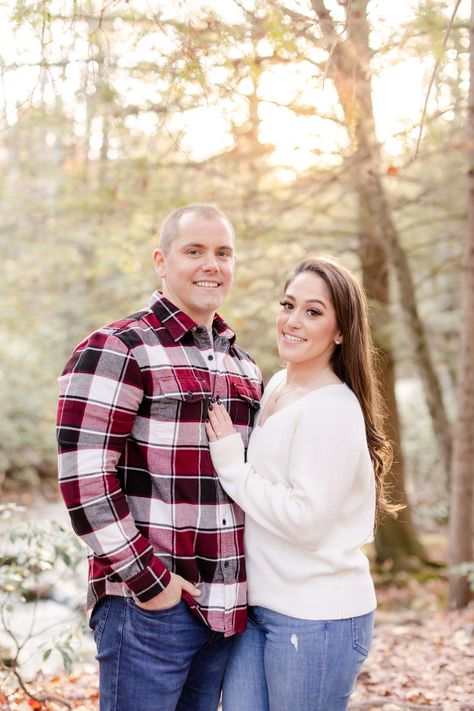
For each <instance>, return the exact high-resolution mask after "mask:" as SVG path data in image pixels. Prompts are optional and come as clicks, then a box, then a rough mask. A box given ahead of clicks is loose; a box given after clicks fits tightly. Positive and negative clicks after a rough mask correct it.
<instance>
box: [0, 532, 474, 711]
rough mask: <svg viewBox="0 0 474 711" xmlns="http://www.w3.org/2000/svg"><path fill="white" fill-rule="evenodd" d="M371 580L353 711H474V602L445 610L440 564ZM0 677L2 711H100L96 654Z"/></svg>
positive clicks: (433, 541) (433, 550)
mask: <svg viewBox="0 0 474 711" xmlns="http://www.w3.org/2000/svg"><path fill="white" fill-rule="evenodd" d="M445 543H446V542H445V539H444V537H442V536H437V537H430V540H427V541H426V544H427V549H428V550H429V551H430V554H431V555H433V556H436V559H437V560H445V554H446V551H445ZM375 583H376V588H377V599H378V609H377V613H376V628H375V635H374V641H373V644H372V647H371V650H370V654H369V657H368V659H367V661H366V662H365V664H364V666H363V667H362V671H361V673H360V675H359V678H358V680H357V685H356V690H355V692H354V694H353V695H352V697H351V702H350V706H349V709H350V711H357V710H358V709H363V710H364V711H379V710H382V711H405V710H408V711H411V710H416V709H420V710H425V711H429V710H432V711H434V710H436V711H438V710H439V711H474V602H473V603H471V604H470V605H469V606H468V607H467V608H466V609H464V610H459V611H453V610H447V609H446V607H447V605H446V603H447V592H448V590H447V582H446V576H445V570H444V569H439V570H438V569H436V568H434V569H431V568H430V569H427V570H424V571H423V572H422V574H420V573H419V574H418V575H410V574H408V573H402V572H400V573H396V574H395V573H393V572H392V571H391V570H390V569H388V568H387V569H385V570H382V571H379V572H378V573H377V574H376V575H375ZM1 678H2V675H1V674H0V711H13V710H14V709H15V710H17V711H24V710H27V711H31V709H37V711H64V709H70V710H71V711H72V710H74V711H98V677H97V666H96V664H95V662H94V661H93V660H92V661H90V662H89V663H86V664H81V665H80V666H79V665H76V666H75V667H73V671H72V673H68V674H66V673H62V674H55V675H54V676H53V675H50V676H42V675H38V676H37V677H36V678H35V679H34V681H33V682H29V683H28V684H27V685H25V687H24V688H23V689H22V688H16V689H12V688H11V689H10V691H8V692H7V691H6V690H5V689H4V688H2V686H1ZM17 687H18V685H17ZM130 711H133V710H132V709H131V710H130ZM256 711H258V710H257V709H256Z"/></svg>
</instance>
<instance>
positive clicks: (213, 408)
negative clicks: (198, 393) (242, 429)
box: [205, 402, 237, 442]
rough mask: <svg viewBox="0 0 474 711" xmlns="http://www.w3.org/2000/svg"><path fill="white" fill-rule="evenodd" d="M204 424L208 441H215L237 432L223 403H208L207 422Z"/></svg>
mask: <svg viewBox="0 0 474 711" xmlns="http://www.w3.org/2000/svg"><path fill="white" fill-rule="evenodd" d="M205 426H206V432H207V436H208V439H209V442H216V441H217V440H218V439H224V437H230V436H231V435H233V434H236V432H237V430H236V429H235V428H234V425H233V423H232V420H231V419H230V417H229V413H228V412H227V410H226V409H225V407H224V405H221V404H219V403H217V402H213V403H211V404H210V405H209V422H206V425H205Z"/></svg>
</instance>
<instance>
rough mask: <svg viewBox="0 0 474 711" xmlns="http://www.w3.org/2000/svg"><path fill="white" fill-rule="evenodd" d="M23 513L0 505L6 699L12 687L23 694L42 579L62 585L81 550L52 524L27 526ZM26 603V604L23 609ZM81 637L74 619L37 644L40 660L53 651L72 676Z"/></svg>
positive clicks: (2, 686) (0, 674)
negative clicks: (20, 624)
mask: <svg viewBox="0 0 474 711" xmlns="http://www.w3.org/2000/svg"><path fill="white" fill-rule="evenodd" d="M24 513H25V510H24V509H23V508H22V507H19V506H17V505H15V504H8V505H0V531H1V534H2V537H1V541H2V543H1V547H0V633H1V639H2V641H3V645H4V648H1V647H0V652H1V657H0V694H1V693H2V692H3V693H4V694H6V695H11V694H13V693H14V691H15V689H17V688H21V689H23V690H24V691H25V692H27V684H26V683H25V680H24V677H23V665H24V664H25V662H27V661H28V658H29V657H28V655H31V654H32V653H34V652H32V643H33V641H34V639H35V638H37V637H38V636H39V635H40V634H41V631H40V630H39V629H38V623H39V619H38V617H39V613H38V610H37V607H38V602H39V599H40V597H41V596H42V593H41V590H42V588H43V587H44V585H45V583H46V580H45V576H46V575H47V574H49V575H54V577H55V579H62V580H66V579H67V578H68V577H70V576H71V575H72V574H74V572H75V571H76V570H77V568H78V566H79V565H80V564H81V563H82V562H83V561H84V547H83V545H82V544H81V543H80V541H79V539H78V538H77V537H76V536H74V535H73V534H72V532H70V531H69V530H68V529H66V528H65V527H64V526H63V525H61V524H58V523H56V522H54V521H45V522H43V523H33V522H31V523H29V522H28V521H24V520H22V517H23V518H24ZM26 603H30V604H29V607H28V608H27V607H26V606H25V605H26ZM20 607H21V608H22V616H23V617H24V618H26V619H28V615H30V621H29V623H28V626H27V629H26V632H25V631H24V630H22V631H21V632H20V631H18V629H17V628H16V626H15V613H17V611H18V609H19V608H20ZM28 610H29V612H28ZM81 635H82V632H81V615H76V616H75V618H74V617H73V621H72V622H69V623H68V625H67V626H65V627H64V628H63V629H62V630H61V631H60V632H58V633H57V634H54V633H53V635H48V641H47V642H44V643H42V645H41V648H40V651H41V653H42V658H43V660H44V661H46V660H48V659H49V657H50V656H51V654H52V653H53V652H54V653H55V654H57V655H59V656H60V657H61V659H62V661H63V664H64V667H65V669H66V670H67V671H71V669H72V663H73V658H74V657H76V656H77V646H78V644H77V642H78V639H80V637H81ZM33 696H34V695H33Z"/></svg>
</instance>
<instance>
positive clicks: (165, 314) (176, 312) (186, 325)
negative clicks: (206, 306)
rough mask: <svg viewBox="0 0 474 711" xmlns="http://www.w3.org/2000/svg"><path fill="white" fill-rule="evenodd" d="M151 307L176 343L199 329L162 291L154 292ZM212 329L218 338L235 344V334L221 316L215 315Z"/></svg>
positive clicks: (150, 302)
mask: <svg viewBox="0 0 474 711" xmlns="http://www.w3.org/2000/svg"><path fill="white" fill-rule="evenodd" d="M149 306H150V308H151V310H152V311H153V312H154V313H155V314H156V315H157V316H158V318H159V319H160V321H161V323H162V324H163V326H164V328H166V330H167V331H168V333H169V334H170V336H171V337H172V339H173V340H174V341H179V340H180V339H181V338H182V337H183V336H184V335H185V334H186V333H188V331H195V330H196V328H198V327H199V325H198V324H197V323H196V321H193V319H192V318H191V317H190V316H188V315H187V314H185V313H184V311H181V309H179V308H178V307H177V306H175V305H174V304H172V303H171V301H168V299H166V298H165V297H164V296H163V294H162V293H161V292H160V291H155V292H153V294H152V296H151V298H150V301H149ZM212 328H213V330H214V331H215V332H216V333H217V335H218V336H223V337H224V338H227V340H228V341H229V343H230V345H232V344H233V343H234V341H235V333H234V332H233V331H232V329H231V328H230V327H229V326H228V325H227V323H226V322H225V321H224V319H223V318H222V317H221V316H219V314H215V316H214V320H213V322H212Z"/></svg>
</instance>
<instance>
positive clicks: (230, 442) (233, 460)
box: [209, 432, 245, 476]
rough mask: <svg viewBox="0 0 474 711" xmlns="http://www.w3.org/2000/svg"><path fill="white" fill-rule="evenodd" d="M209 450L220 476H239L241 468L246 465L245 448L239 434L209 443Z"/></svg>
mask: <svg viewBox="0 0 474 711" xmlns="http://www.w3.org/2000/svg"><path fill="white" fill-rule="evenodd" d="M209 449H210V452H211V457H212V464H213V465H214V469H215V470H216V472H217V473H218V474H219V476H220V475H222V474H223V473H224V472H225V473H226V474H227V475H230V474H231V473H234V474H235V475H237V474H238V470H239V468H240V467H241V466H242V465H243V464H245V447H244V443H243V441H242V437H241V436H240V434H239V433H238V432H236V433H235V434H233V435H229V437H224V438H223V439H218V440H216V441H215V442H209Z"/></svg>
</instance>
